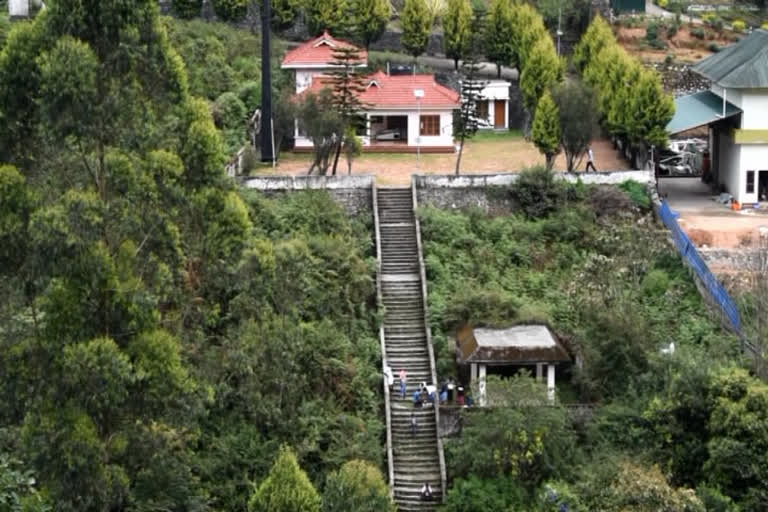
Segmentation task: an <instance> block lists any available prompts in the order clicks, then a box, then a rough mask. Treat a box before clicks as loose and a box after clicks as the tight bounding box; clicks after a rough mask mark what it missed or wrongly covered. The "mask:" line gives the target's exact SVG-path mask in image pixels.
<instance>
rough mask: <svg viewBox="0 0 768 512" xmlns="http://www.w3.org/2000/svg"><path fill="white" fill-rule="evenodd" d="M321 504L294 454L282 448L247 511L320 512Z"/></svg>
mask: <svg viewBox="0 0 768 512" xmlns="http://www.w3.org/2000/svg"><path fill="white" fill-rule="evenodd" d="M321 504H322V501H321V498H320V495H319V494H318V493H317V491H316V490H315V488H314V486H313V485H312V482H310V481H309V478H307V475H306V473H304V471H303V470H302V469H301V467H299V462H298V460H296V454H295V453H294V452H293V450H292V449H291V448H289V447H288V446H285V445H284V446H281V447H280V453H279V455H278V456H277V460H275V463H274V464H273V465H272V469H270V470H269V476H267V478H266V480H264V481H263V482H262V483H261V484H259V488H258V489H257V490H256V492H255V493H254V494H253V496H252V497H251V499H250V501H249V502H248V508H249V510H253V511H254V512H255V511H264V512H297V511H301V512H320V508H321Z"/></svg>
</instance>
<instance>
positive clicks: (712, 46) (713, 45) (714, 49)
mask: <svg viewBox="0 0 768 512" xmlns="http://www.w3.org/2000/svg"><path fill="white" fill-rule="evenodd" d="M707 49H708V50H709V51H711V52H713V53H717V52H719V51H720V45H719V44H717V43H709V46H707Z"/></svg>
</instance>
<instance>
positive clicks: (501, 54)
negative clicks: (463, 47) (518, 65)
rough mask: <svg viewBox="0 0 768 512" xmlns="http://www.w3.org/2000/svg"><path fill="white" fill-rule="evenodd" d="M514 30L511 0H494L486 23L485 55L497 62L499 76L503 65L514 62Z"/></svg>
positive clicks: (509, 64)
mask: <svg viewBox="0 0 768 512" xmlns="http://www.w3.org/2000/svg"><path fill="white" fill-rule="evenodd" d="M514 31H515V26H514V21H513V19H512V3H511V0H493V3H492V4H491V9H490V11H489V12H488V19H487V21H486V23H485V56H486V58H487V59H488V60H489V61H491V62H493V63H494V64H496V73H497V75H498V76H499V77H501V67H502V66H511V65H512V64H513V59H514V47H513V45H512V34H513V32H514Z"/></svg>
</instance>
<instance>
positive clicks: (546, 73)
mask: <svg viewBox="0 0 768 512" xmlns="http://www.w3.org/2000/svg"><path fill="white" fill-rule="evenodd" d="M562 79H563V63H562V61H561V60H560V58H559V57H558V56H557V52H556V51H555V45H554V44H553V43H552V39H550V38H549V37H545V38H542V39H540V40H539V41H538V42H537V43H536V45H535V46H534V47H533V50H532V51H531V54H530V55H529V56H528V58H527V59H526V65H525V67H524V68H523V73H522V75H521V77H520V90H521V91H522V93H523V104H524V105H525V108H526V109H528V112H530V113H531V115H532V116H533V115H534V114H535V112H536V105H538V103H539V99H540V98H541V95H542V94H544V91H546V90H547V89H553V88H554V87H555V86H556V85H557V84H558V83H559V82H560V81H561V80H562Z"/></svg>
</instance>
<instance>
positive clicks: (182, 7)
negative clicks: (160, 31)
mask: <svg viewBox="0 0 768 512" xmlns="http://www.w3.org/2000/svg"><path fill="white" fill-rule="evenodd" d="M202 8H203V0H173V12H174V13H176V15H177V16H180V17H182V18H196V17H198V16H200V12H201V10H202Z"/></svg>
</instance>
